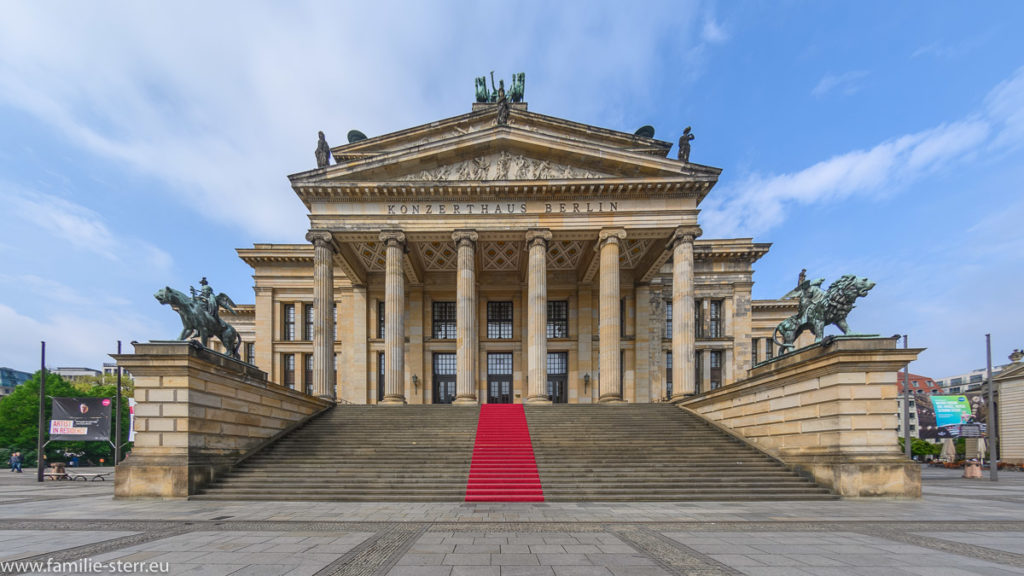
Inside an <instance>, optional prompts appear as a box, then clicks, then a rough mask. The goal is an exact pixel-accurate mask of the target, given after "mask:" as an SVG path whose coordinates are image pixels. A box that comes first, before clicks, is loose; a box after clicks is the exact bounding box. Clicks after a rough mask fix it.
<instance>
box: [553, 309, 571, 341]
mask: <svg viewBox="0 0 1024 576" xmlns="http://www.w3.org/2000/svg"><path fill="white" fill-rule="evenodd" d="M568 337H569V302H568V301H567V300H548V338H568Z"/></svg>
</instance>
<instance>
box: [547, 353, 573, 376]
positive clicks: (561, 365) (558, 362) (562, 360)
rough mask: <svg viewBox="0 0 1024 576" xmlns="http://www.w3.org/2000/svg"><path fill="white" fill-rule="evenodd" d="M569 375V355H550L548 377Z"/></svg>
mask: <svg viewBox="0 0 1024 576" xmlns="http://www.w3.org/2000/svg"><path fill="white" fill-rule="evenodd" d="M568 373H569V355H568V354H566V353H564V352H549V353H548V376H551V375H555V376H560V375H562V374H568Z"/></svg>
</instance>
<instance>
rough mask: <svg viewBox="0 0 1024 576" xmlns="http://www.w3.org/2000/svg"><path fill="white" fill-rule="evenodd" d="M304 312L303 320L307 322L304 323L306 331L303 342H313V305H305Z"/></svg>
mask: <svg viewBox="0 0 1024 576" xmlns="http://www.w3.org/2000/svg"><path fill="white" fill-rule="evenodd" d="M302 312H303V316H304V318H303V320H305V322H304V325H305V330H304V331H303V333H302V339H303V340H312V339H313V305H312V304H305V305H304V306H303V307H302Z"/></svg>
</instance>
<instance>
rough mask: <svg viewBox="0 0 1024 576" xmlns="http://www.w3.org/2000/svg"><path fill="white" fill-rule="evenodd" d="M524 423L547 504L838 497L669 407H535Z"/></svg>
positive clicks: (658, 405)
mask: <svg viewBox="0 0 1024 576" xmlns="http://www.w3.org/2000/svg"><path fill="white" fill-rule="evenodd" d="M526 419H527V421H528V422H529V425H530V435H531V438H532V440H533V451H534V455H535V458H536V460H537V469H538V471H539V472H540V479H541V484H542V485H543V487H544V499H545V500H547V501H558V500H604V501H611V500H637V501H652V500H673V501H683V500H818V499H835V498H836V496H834V495H832V494H831V493H829V491H828V490H826V489H824V488H822V487H820V486H818V485H816V484H815V483H814V482H812V481H810V480H808V479H806V478H803V477H801V476H800V475H798V474H796V473H794V472H792V471H791V470H789V469H788V468H786V467H785V466H784V465H783V464H781V463H780V462H778V461H777V460H774V459H772V458H770V457H768V456H766V455H764V454H763V453H761V452H759V451H758V450H755V449H754V448H752V447H750V446H749V445H747V444H745V443H743V442H741V441H739V440H736V439H735V438H733V437H732V436H729V435H728V434H724V433H723V432H721V431H719V430H718V429H716V428H714V427H712V426H711V425H709V424H708V423H707V422H705V421H704V420H702V419H700V418H698V417H696V416H693V415H691V414H689V413H687V412H683V411H682V410H679V409H678V408H676V407H674V406H671V405H668V404H631V405H626V406H609V405H597V406H587V405H560V406H530V407H528V408H527V409H526Z"/></svg>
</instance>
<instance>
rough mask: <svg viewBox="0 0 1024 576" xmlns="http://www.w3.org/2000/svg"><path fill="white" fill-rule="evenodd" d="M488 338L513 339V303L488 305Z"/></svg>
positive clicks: (489, 303)
mask: <svg viewBox="0 0 1024 576" xmlns="http://www.w3.org/2000/svg"><path fill="white" fill-rule="evenodd" d="M487 337H488V338H500V339H509V338H512V303H511V302H488V303H487Z"/></svg>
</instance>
